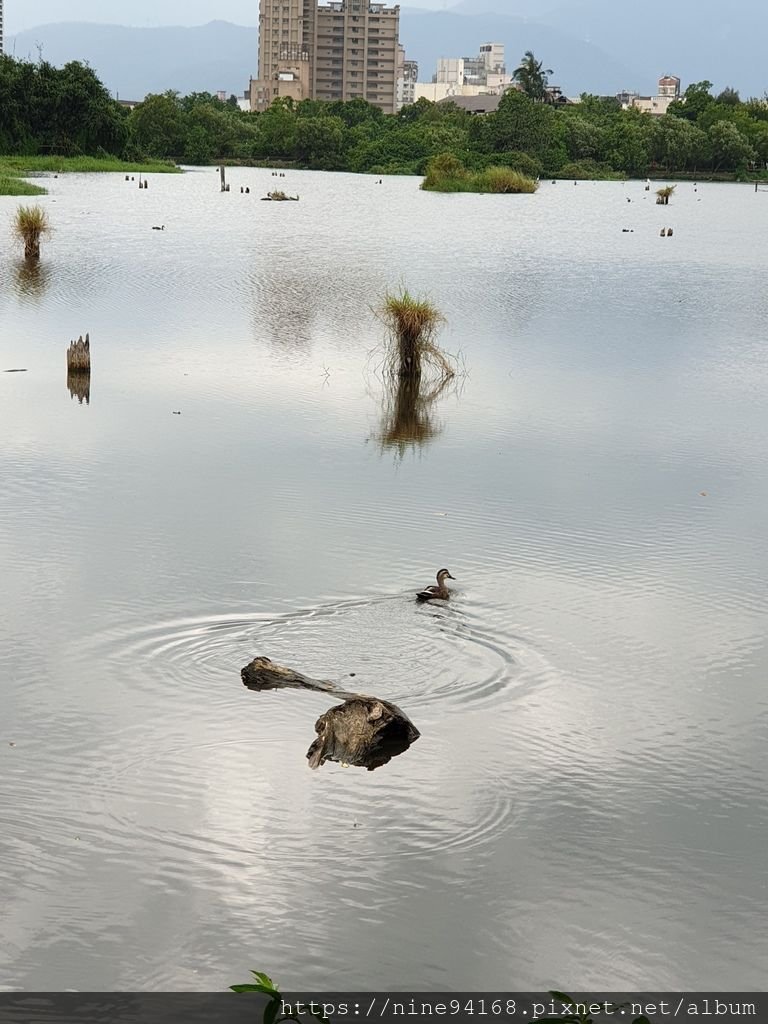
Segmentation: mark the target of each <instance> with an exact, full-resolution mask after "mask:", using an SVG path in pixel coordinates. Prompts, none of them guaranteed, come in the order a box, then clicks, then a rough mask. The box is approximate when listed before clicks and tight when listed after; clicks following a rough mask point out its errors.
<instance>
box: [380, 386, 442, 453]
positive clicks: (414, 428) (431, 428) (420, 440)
mask: <svg viewBox="0 0 768 1024" xmlns="http://www.w3.org/2000/svg"><path fill="white" fill-rule="evenodd" d="M450 381H451V378H450V377H443V378H442V379H440V380H438V381H437V383H436V384H434V385H432V386H424V385H422V383H421V381H419V380H410V379H408V378H407V377H401V378H400V379H399V380H398V381H397V382H396V383H395V382H393V383H392V385H391V386H390V387H388V388H387V391H386V395H385V400H384V413H383V417H382V422H381V432H380V434H379V435H378V441H379V443H380V444H381V447H382V448H394V449H396V450H397V452H398V454H399V455H400V458H402V457H403V456H404V455H405V453H406V451H407V450H408V449H409V448H411V447H420V446H421V445H425V444H427V442H429V441H432V440H433V439H434V438H435V437H437V435H438V434H439V433H440V432H441V429H442V428H441V426H440V424H439V423H438V422H436V421H435V419H434V418H433V416H432V405H433V404H434V402H435V400H436V399H437V398H439V397H440V395H441V394H442V393H443V392H444V391H445V389H446V388H447V386H448V384H449V383H450Z"/></svg>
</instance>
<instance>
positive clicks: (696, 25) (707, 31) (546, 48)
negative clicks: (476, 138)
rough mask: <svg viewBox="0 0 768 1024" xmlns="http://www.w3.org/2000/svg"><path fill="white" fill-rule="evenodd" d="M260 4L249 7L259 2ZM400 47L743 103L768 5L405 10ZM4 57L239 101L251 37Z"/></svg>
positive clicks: (557, 3) (608, 3)
mask: <svg viewBox="0 0 768 1024" xmlns="http://www.w3.org/2000/svg"><path fill="white" fill-rule="evenodd" d="M255 2H256V0H254V3H255ZM400 37H401V41H402V42H403V43H404V45H405V47H406V51H407V53H408V56H409V57H414V58H416V59H417V60H418V61H419V64H420V68H421V71H420V76H419V77H420V80H422V81H429V79H430V78H431V75H432V72H433V70H434V66H435V62H436V60H437V58H438V57H440V56H465V55H469V54H472V53H475V52H476V51H477V48H478V46H479V45H480V43H481V42H489V41H492V40H493V41H496V40H498V41H500V42H503V43H505V45H506V48H507V63H508V65H509V67H510V68H513V67H514V66H515V64H516V63H517V60H518V59H519V57H520V56H521V55H522V53H523V51H524V50H527V49H532V50H533V51H534V52H535V54H536V55H537V57H539V58H540V59H542V60H543V61H544V63H545V65H546V66H547V67H551V68H553V69H554V75H553V76H552V80H553V82H555V83H556V84H558V85H560V86H561V87H562V88H563V90H564V92H566V93H567V94H569V95H576V94H578V93H580V92H583V91H587V92H596V93H607V94H612V93H615V92H617V91H619V90H620V89H637V90H639V91H640V92H644V93H650V92H651V91H653V89H654V85H655V82H656V79H657V78H658V77H659V75H661V74H663V73H670V74H676V75H679V76H680V77H681V78H682V79H683V83H684V85H685V84H686V83H688V82H691V81H698V80H700V79H702V78H709V79H711V80H712V81H713V82H714V83H715V86H716V87H717V88H722V87H724V86H725V85H733V86H734V87H736V88H738V89H740V90H741V92H742V95H744V96H747V95H761V94H762V93H763V92H764V91H765V90H766V88H768V70H766V69H765V60H764V56H763V52H762V51H763V49H764V42H763V41H764V40H765V39H766V38H768V4H765V3H764V0H759V2H758V0H737V3H733V4H731V5H730V7H727V6H724V5H722V4H718V6H717V7H716V6H715V2H714V0H676V3H675V4H671V5H667V6H663V7H658V6H654V7H650V6H643V5H638V6H632V7H628V6H627V5H626V4H619V3H616V0H460V2H459V3H458V4H457V5H456V6H454V7H452V8H450V9H448V10H442V11H434V10H432V11H424V10H419V9H414V8H407V7H406V8H403V10H402V13H401V31H400ZM6 50H7V52H8V53H15V54H16V56H18V57H24V58H28V57H31V58H32V59H36V58H37V56H38V53H39V52H41V53H42V56H43V57H44V58H45V59H46V60H49V61H51V62H52V63H54V64H62V63H64V62H66V61H67V60H75V59H79V60H87V61H88V62H89V63H90V64H91V66H92V67H93V68H94V69H95V70H96V71H97V73H98V74H99V75H100V77H101V78H102V79H103V81H104V82H105V83H106V85H107V86H108V87H109V89H110V90H112V92H113V93H117V94H119V95H120V96H121V97H122V98H125V99H140V98H141V97H143V96H144V95H145V94H146V93H147V92H158V91H162V90H164V89H178V90H179V91H181V92H192V91H196V90H211V91H215V90H217V89H225V90H226V91H227V93H236V94H238V95H242V93H243V91H244V90H245V88H246V87H247V85H248V79H249V78H250V76H251V75H255V74H256V63H257V57H256V54H257V30H256V28H253V27H244V26H238V25H233V24H230V23H228V22H224V21H213V22H210V23H209V24H207V25H201V26H196V27H162V28H131V27H125V26H118V25H107V24H90V23H74V22H69V23H67V22H64V23H57V24H49V25H41V26H40V27H38V28H34V29H29V30H27V31H24V32H20V33H18V34H17V35H16V36H11V37H9V38H8V39H7V41H6Z"/></svg>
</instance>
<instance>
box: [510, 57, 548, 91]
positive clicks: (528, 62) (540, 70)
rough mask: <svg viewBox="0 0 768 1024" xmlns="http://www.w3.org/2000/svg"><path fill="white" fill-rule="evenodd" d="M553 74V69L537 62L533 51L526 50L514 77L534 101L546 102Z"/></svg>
mask: <svg viewBox="0 0 768 1024" xmlns="http://www.w3.org/2000/svg"><path fill="white" fill-rule="evenodd" d="M551 74H552V68H545V67H544V65H543V64H542V62H541V61H540V60H536V58H535V57H534V55H533V53H532V51H531V50H526V51H525V55H524V57H523V59H522V60H521V61H520V65H519V67H517V68H515V71H514V74H513V75H512V77H513V78H514V80H515V81H516V82H517V84H518V85H519V86H520V87H521V88H522V90H523V92H524V93H526V95H528V96H530V97H531V99H532V100H545V99H546V98H547V84H548V81H549V76H550V75H551Z"/></svg>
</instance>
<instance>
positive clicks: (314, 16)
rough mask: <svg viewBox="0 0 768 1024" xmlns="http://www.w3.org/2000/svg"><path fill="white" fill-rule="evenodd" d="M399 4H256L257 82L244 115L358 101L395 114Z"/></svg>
mask: <svg viewBox="0 0 768 1024" xmlns="http://www.w3.org/2000/svg"><path fill="white" fill-rule="evenodd" d="M399 31H400V8H399V6H395V7H387V6H386V5H385V4H383V3H372V2H371V0H332V2H331V3H329V4H317V3H316V0H261V8H260V12H259V77H258V79H252V80H251V109H252V110H266V108H267V107H268V106H269V105H270V104H271V103H272V102H273V100H275V99H277V97H279V96H290V97H291V98H292V99H294V100H301V99H318V100H351V99H355V98H356V97H362V98H363V99H366V100H368V102H369V103H373V104H374V105H375V106H377V107H380V108H381V109H382V110H384V111H385V112H386V113H390V114H393V113H395V111H396V110H397V78H398V37H399Z"/></svg>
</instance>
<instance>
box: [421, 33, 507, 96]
mask: <svg viewBox="0 0 768 1024" xmlns="http://www.w3.org/2000/svg"><path fill="white" fill-rule="evenodd" d="M511 82H512V79H511V78H510V76H509V75H507V69H506V65H505V62H504V44H503V43H483V44H482V46H481V47H480V51H479V53H478V55H477V56H476V57H441V58H440V59H439V60H438V62H437V68H436V70H435V74H434V75H433V77H432V83H433V84H434V85H438V86H448V87H449V91H448V93H447V95H456V96H462V95H463V96H469V95H479V93H473V92H464V91H463V90H464V89H473V88H476V89H478V90H479V91H480V92H481V93H500V92H503V91H504V89H506V88H507V87H508V86H509V85H510V84H511ZM439 91H440V90H438V92H439ZM417 98H418V97H417ZM443 98H444V97H443V96H438V101H439V100H440V99H443Z"/></svg>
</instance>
